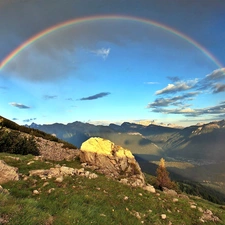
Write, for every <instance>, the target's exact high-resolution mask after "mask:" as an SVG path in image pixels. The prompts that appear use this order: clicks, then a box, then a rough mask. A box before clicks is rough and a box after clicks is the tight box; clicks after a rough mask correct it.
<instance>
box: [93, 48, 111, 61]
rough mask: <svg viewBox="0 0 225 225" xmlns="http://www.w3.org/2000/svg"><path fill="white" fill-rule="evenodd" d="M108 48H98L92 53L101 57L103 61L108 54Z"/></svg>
mask: <svg viewBox="0 0 225 225" xmlns="http://www.w3.org/2000/svg"><path fill="white" fill-rule="evenodd" d="M110 50H111V49H110V48H100V49H97V50H94V51H92V52H93V53H94V54H96V55H97V56H100V57H102V58H103V59H106V58H107V57H108V55H109V53H110Z"/></svg>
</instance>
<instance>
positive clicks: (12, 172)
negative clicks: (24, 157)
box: [0, 160, 19, 184]
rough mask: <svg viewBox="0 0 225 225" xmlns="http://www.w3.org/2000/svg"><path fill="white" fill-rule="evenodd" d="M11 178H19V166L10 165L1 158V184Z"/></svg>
mask: <svg viewBox="0 0 225 225" xmlns="http://www.w3.org/2000/svg"><path fill="white" fill-rule="evenodd" d="M11 180H13V181H14V180H19V174H18V168H16V167H12V166H9V165H7V164H6V163H5V162H4V161H3V160H0V184H3V183H6V182H8V181H11Z"/></svg>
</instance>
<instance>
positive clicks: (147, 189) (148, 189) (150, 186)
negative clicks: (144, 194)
mask: <svg viewBox="0 0 225 225" xmlns="http://www.w3.org/2000/svg"><path fill="white" fill-rule="evenodd" d="M143 189H144V190H146V191H149V192H151V193H155V188H154V187H153V186H152V185H146V186H145V187H143Z"/></svg>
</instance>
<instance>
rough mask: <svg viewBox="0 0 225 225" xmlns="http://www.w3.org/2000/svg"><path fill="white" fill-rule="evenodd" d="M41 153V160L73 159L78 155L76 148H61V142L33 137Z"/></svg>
mask: <svg viewBox="0 0 225 225" xmlns="http://www.w3.org/2000/svg"><path fill="white" fill-rule="evenodd" d="M34 138H35V140H36V143H37V146H38V149H39V152H40V155H41V160H52V161H62V160H67V161H71V160H74V159H75V158H77V157H78V156H79V150H78V149H69V148H63V145H64V144H63V143H58V142H53V141H49V140H46V139H43V138H41V137H34Z"/></svg>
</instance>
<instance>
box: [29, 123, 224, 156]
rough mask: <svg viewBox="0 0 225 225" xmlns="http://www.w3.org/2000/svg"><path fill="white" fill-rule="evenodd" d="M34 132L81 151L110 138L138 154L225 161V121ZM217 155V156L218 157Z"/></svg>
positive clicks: (81, 125) (57, 128) (53, 128)
mask: <svg viewBox="0 0 225 225" xmlns="http://www.w3.org/2000/svg"><path fill="white" fill-rule="evenodd" d="M30 127H31V128H35V129H39V130H42V131H44V132H46V133H49V134H55V135H56V136H57V137H58V138H60V139H63V140H65V141H67V142H70V143H72V144H74V145H76V146H78V147H80V145H81V144H82V143H83V142H84V141H86V140H87V139H88V138H90V137H95V136H96V137H102V138H107V139H109V140H111V141H113V142H114V143H117V144H118V145H121V146H123V147H126V148H128V149H130V150H131V151H132V152H133V153H135V154H149V155H159V156H168V157H181V158H188V159H198V160H199V159H203V160H207V159H210V160H220V159H221V157H223V158H225V151H224V150H223V149H224V146H225V138H224V137H225V120H221V121H215V122H210V123H207V124H202V125H195V126H190V127H186V128H184V129H178V128H171V127H164V126H159V125H154V124H150V125H148V126H145V125H141V124H136V123H129V122H124V123H122V124H121V125H116V124H110V125H109V126H102V125H93V124H89V123H82V122H78V121H76V122H73V123H68V124H67V125H64V124H60V123H55V124H51V125H37V124H35V123H32V124H31V125H30ZM215 153H216V154H215Z"/></svg>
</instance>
